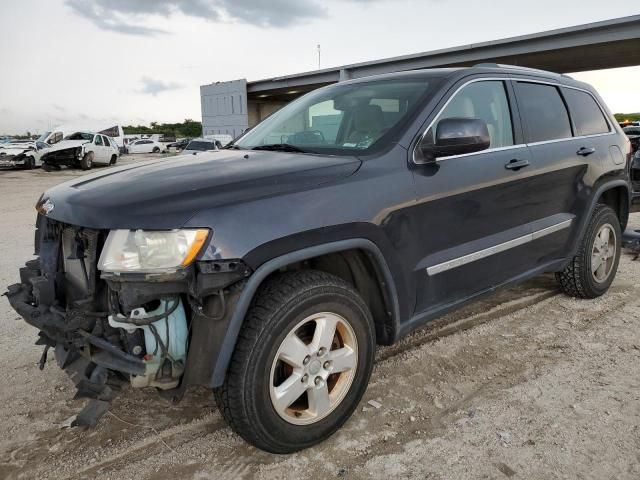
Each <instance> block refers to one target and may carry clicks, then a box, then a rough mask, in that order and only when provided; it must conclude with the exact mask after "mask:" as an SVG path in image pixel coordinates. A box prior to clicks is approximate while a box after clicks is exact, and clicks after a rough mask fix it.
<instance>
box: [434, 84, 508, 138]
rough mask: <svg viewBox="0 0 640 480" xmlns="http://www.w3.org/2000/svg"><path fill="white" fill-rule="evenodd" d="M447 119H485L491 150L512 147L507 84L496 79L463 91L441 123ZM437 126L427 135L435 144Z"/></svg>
mask: <svg viewBox="0 0 640 480" xmlns="http://www.w3.org/2000/svg"><path fill="white" fill-rule="evenodd" d="M446 118H477V119H480V120H484V121H485V122H486V124H487V128H488V130H489V137H490V139H491V145H490V147H489V148H500V147H509V146H511V145H513V126H512V123H511V111H510V109H509V101H508V99H507V92H506V90H505V88H504V83H503V82H501V81H497V80H490V81H483V82H475V83H471V84H469V85H467V86H466V87H464V88H463V89H462V90H460V91H459V92H458V93H457V94H456V95H455V97H453V100H451V102H450V103H449V105H447V106H446V107H445V109H444V110H443V111H442V113H441V114H440V116H439V118H438V122H440V121H441V120H444V119H446ZM437 129H438V124H437V123H436V125H434V128H432V129H430V130H429V132H427V136H429V135H430V138H426V137H425V140H427V141H429V140H430V141H431V142H433V135H434V133H433V132H435V131H437Z"/></svg>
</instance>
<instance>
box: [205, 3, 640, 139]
mask: <svg viewBox="0 0 640 480" xmlns="http://www.w3.org/2000/svg"><path fill="white" fill-rule="evenodd" d="M485 62H492V63H504V64H511V65H520V66H525V67H531V68H540V69H543V70H551V71H554V72H558V73H570V72H580V71H589V70H600V69H606V68H616V67H628V66H635V65H640V15H634V16H630V17H624V18H616V19H612V20H605V21H602V22H595V23H589V24H585V25H578V26H574V27H567V28H561V29H557V30H551V31H547V32H541V33H535V34H531V35H523V36H519V37H511V38H506V39H502V40H495V41H490V42H482V43H475V44H470V45H463V46H460V47H453V48H446V49H442V50H434V51H431V52H423V53H416V54H411V55H403V56H399V57H393V58H386V59H382V60H374V61H370V62H362V63H354V64H351V65H343V66H340V67H334V68H326V69H322V70H316V71H311V72H304V73H298V74H293V75H286V76H282V77H275V78H269V79H264V80H257V81H252V82H247V81H246V80H236V81H233V82H218V83H213V84H210V85H203V86H202V87H200V93H201V103H202V120H203V130H204V134H210V133H225V130H226V131H227V132H228V133H230V134H232V135H234V136H235V135H237V134H239V133H240V132H241V131H242V130H243V129H244V128H247V127H248V126H253V125H255V124H256V123H258V122H259V121H260V120H261V119H263V118H264V117H266V116H267V115H269V114H271V113H272V112H273V111H275V110H277V109H279V108H281V107H282V106H283V105H285V104H286V103H288V102H290V101H291V100H293V99H295V98H297V97H298V96H300V95H302V94H304V93H307V92H309V91H311V90H314V89H316V88H319V87H321V86H324V85H328V84H331V83H336V82H339V81H341V80H347V79H352V78H360V77H365V76H369V75H376V74H381V73H389V72H397V71H403V70H415V69H422V68H436V67H459V66H470V65H475V64H477V63H485Z"/></svg>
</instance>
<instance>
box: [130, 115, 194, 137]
mask: <svg viewBox="0 0 640 480" xmlns="http://www.w3.org/2000/svg"><path fill="white" fill-rule="evenodd" d="M122 129H123V130H124V133H125V134H134V133H148V134H153V133H159V134H164V135H167V136H171V137H180V138H185V137H186V138H195V137H199V136H200V135H202V123H201V122H198V121H196V120H193V119H191V118H185V120H184V122H182V123H158V122H151V123H149V126H146V125H127V126H123V127H122Z"/></svg>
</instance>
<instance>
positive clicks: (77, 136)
mask: <svg viewBox="0 0 640 480" xmlns="http://www.w3.org/2000/svg"><path fill="white" fill-rule="evenodd" d="M65 140H87V141H89V142H93V134H92V133H84V132H76V133H72V134H71V135H67V136H66V137H65Z"/></svg>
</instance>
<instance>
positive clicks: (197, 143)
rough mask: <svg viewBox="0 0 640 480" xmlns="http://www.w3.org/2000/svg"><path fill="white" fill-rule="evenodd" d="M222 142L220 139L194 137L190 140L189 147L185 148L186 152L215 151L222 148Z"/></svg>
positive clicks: (193, 153)
mask: <svg viewBox="0 0 640 480" xmlns="http://www.w3.org/2000/svg"><path fill="white" fill-rule="evenodd" d="M221 148H222V144H221V143H220V141H219V140H213V139H209V138H194V139H193V140H191V141H190V142H189V144H188V145H187V148H185V149H184V150H183V152H182V153H184V154H187V155H188V154H192V155H196V154H198V153H202V152H214V151H216V150H220V149H221Z"/></svg>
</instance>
